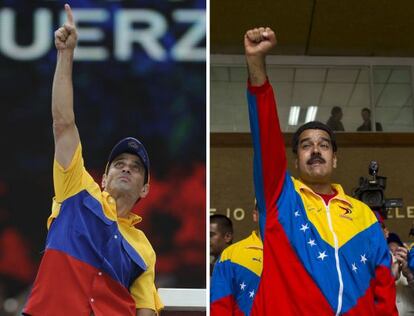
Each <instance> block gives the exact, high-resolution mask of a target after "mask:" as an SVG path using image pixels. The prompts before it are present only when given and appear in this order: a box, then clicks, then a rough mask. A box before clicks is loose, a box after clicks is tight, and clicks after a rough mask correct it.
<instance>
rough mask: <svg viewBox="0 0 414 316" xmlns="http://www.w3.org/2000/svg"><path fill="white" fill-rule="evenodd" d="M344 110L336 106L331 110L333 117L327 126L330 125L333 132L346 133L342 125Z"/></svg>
mask: <svg viewBox="0 0 414 316" xmlns="http://www.w3.org/2000/svg"><path fill="white" fill-rule="evenodd" d="M342 116H343V113H342V108H341V107H340V106H334V107H333V108H332V110H331V116H330V117H329V119H328V121H327V122H326V125H328V126H329V127H330V128H331V129H332V130H333V131H339V132H343V131H345V128H344V125H343V124H342V121H341V120H342Z"/></svg>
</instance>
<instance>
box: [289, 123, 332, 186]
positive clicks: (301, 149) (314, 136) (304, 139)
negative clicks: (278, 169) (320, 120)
mask: <svg viewBox="0 0 414 316" xmlns="http://www.w3.org/2000/svg"><path fill="white" fill-rule="evenodd" d="M295 163H296V168H297V169H298V170H299V176H300V178H301V179H302V180H303V181H304V182H305V183H308V184H327V183H330V182H331V175H332V172H333V169H334V168H336V155H335V153H334V152H333V149H332V143H331V139H330V137H329V134H328V133H327V132H325V131H324V130H321V129H307V130H304V131H303V132H302V134H300V135H299V143H298V151H297V158H296V162H295Z"/></svg>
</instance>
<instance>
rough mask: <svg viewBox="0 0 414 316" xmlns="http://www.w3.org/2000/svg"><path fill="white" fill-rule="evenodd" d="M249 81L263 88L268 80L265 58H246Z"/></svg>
mask: <svg viewBox="0 0 414 316" xmlns="http://www.w3.org/2000/svg"><path fill="white" fill-rule="evenodd" d="M246 61H247V70H248V72H249V80H250V83H251V84H252V85H253V86H261V85H263V84H264V83H265V82H266V80H267V74H266V63H265V57H264V56H246Z"/></svg>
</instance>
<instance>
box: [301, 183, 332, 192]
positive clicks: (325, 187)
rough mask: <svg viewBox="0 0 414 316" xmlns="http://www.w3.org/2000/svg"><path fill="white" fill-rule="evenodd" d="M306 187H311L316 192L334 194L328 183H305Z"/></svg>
mask: <svg viewBox="0 0 414 316" xmlns="http://www.w3.org/2000/svg"><path fill="white" fill-rule="evenodd" d="M306 185H307V186H308V187H310V188H311V189H312V191H313V192H315V193H318V194H334V193H335V191H334V190H333V189H332V186H331V184H330V183H323V184H321V183H306Z"/></svg>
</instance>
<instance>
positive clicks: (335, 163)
mask: <svg viewBox="0 0 414 316" xmlns="http://www.w3.org/2000/svg"><path fill="white" fill-rule="evenodd" d="M332 162H333V164H332V165H333V167H334V168H336V166H337V163H338V159H337V158H336V153H333V159H332Z"/></svg>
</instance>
